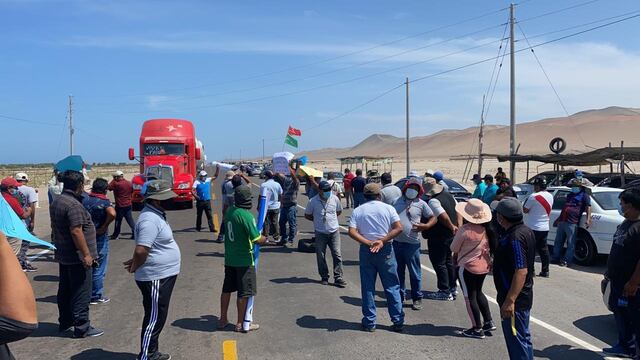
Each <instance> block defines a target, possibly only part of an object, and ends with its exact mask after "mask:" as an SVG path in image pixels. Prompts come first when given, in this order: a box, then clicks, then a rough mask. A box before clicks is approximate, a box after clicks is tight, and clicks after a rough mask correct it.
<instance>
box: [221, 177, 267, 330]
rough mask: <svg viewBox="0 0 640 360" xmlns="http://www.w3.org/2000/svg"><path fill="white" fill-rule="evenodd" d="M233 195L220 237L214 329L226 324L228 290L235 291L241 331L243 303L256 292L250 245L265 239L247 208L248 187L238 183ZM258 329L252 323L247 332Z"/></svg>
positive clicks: (228, 299) (256, 286)
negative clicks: (219, 283)
mask: <svg viewBox="0 0 640 360" xmlns="http://www.w3.org/2000/svg"><path fill="white" fill-rule="evenodd" d="M234 198H235V204H234V205H233V206H231V207H230V208H229V209H228V210H227V212H226V214H224V221H225V223H226V225H225V226H226V228H227V231H226V232H225V236H224V283H223V285H222V294H221V295H220V320H219V321H218V329H220V330H222V329H224V328H225V327H226V326H227V325H228V324H229V320H228V317H227V313H228V310H229V303H230V302H231V293H234V292H237V293H238V299H237V301H236V306H237V308H238V318H237V321H236V326H235V331H236V332H245V331H244V330H243V328H242V323H243V321H244V316H245V313H246V311H247V302H248V300H249V298H250V297H252V296H255V295H256V294H257V292H258V291H257V289H258V285H257V279H256V267H255V262H254V257H253V247H254V244H256V243H257V244H260V245H262V244H264V243H266V240H267V239H266V238H265V237H264V236H262V235H260V233H259V232H258V229H257V228H256V219H255V218H254V217H253V214H251V211H250V210H251V189H249V187H248V186H245V185H240V186H238V187H237V188H236V190H235V195H234ZM259 328H260V326H259V325H258V324H255V323H252V324H251V325H250V327H249V331H253V330H258V329H259Z"/></svg>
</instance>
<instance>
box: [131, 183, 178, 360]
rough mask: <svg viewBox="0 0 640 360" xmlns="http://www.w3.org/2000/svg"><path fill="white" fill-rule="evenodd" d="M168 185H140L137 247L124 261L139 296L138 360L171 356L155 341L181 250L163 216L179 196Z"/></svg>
mask: <svg viewBox="0 0 640 360" xmlns="http://www.w3.org/2000/svg"><path fill="white" fill-rule="evenodd" d="M171 186H172V184H170V183H168V182H166V181H163V180H151V181H147V182H146V183H145V185H144V186H143V189H142V191H141V193H142V196H143V197H144V208H143V209H142V211H141V212H140V216H139V217H138V221H137V223H136V226H135V232H136V247H135V249H134V251H133V257H132V258H131V259H130V260H128V261H125V262H124V266H125V269H126V270H127V271H128V272H129V273H132V274H134V278H135V280H136V285H138V288H139V289H140V292H141V293H142V305H143V307H144V318H143V320H142V330H141V341H140V343H141V348H140V353H139V354H138V359H140V360H145V359H149V360H168V359H171V355H168V354H163V353H161V352H160V351H159V350H158V339H159V337H160V333H161V332H162V329H163V328H164V324H165V322H166V321H167V315H168V313H169V303H170V301H171V294H172V293H173V287H174V285H175V283H176V279H177V277H178V274H179V273H180V248H179V247H178V243H177V242H176V241H175V239H174V238H173V231H172V230H171V225H169V222H168V221H167V214H166V213H165V209H166V208H167V207H169V205H170V204H171V201H172V199H173V198H175V197H176V196H178V195H177V194H176V193H175V192H173V191H172V190H171Z"/></svg>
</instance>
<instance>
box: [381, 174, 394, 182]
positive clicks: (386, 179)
mask: <svg viewBox="0 0 640 360" xmlns="http://www.w3.org/2000/svg"><path fill="white" fill-rule="evenodd" d="M380 181H382V182H385V183H390V182H391V174H390V173H383V174H382V175H380Z"/></svg>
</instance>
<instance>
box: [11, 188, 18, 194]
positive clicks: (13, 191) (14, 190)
mask: <svg viewBox="0 0 640 360" xmlns="http://www.w3.org/2000/svg"><path fill="white" fill-rule="evenodd" d="M9 194H11V195H16V194H18V189H11V190H9Z"/></svg>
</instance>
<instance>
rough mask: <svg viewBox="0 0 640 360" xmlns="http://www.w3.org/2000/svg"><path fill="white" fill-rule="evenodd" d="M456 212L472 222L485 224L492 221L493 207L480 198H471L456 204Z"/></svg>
mask: <svg viewBox="0 0 640 360" xmlns="http://www.w3.org/2000/svg"><path fill="white" fill-rule="evenodd" d="M456 212H458V214H460V215H462V217H463V218H464V219H465V220H467V221H468V222H470V223H472V224H483V223H486V222H489V221H491V208H489V205H487V204H485V203H484V202H482V200H480V199H470V200H469V201H467V202H459V203H458V204H456Z"/></svg>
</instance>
